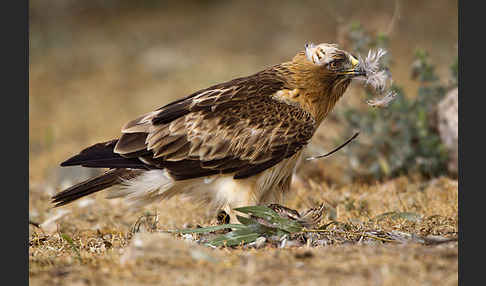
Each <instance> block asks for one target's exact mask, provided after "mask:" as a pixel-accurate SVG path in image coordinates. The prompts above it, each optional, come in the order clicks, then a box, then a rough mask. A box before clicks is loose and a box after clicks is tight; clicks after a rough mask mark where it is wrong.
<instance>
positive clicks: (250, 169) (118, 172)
mask: <svg viewBox="0 0 486 286" xmlns="http://www.w3.org/2000/svg"><path fill="white" fill-rule="evenodd" d="M359 63H360V61H359V60H358V59H357V58H356V57H355V56H353V55H352V54H351V53H349V52H346V51H344V50H341V49H339V47H338V46H337V45H336V44H327V43H322V44H319V45H314V44H306V45H305V49H304V50H303V51H300V52H298V53H297V54H296V55H295V56H294V57H293V58H292V59H291V60H290V61H287V62H283V63H281V64H277V65H274V66H270V67H268V68H265V69H263V70H261V71H259V72H257V73H255V74H253V75H250V76H246V77H240V78H235V79H233V80H230V81H227V82H223V83H220V84H216V85H213V86H211V87H208V88H205V89H202V90H199V91H197V92H194V93H192V94H190V95H188V96H186V97H184V98H181V99H178V100H176V101H173V102H171V103H169V104H167V105H165V106H163V107H160V108H158V109H157V110H155V111H152V112H149V113H146V114H143V115H141V116H139V117H138V118H136V119H134V120H132V121H130V122H128V123H126V124H125V125H124V126H123V127H122V128H121V135H120V136H119V138H117V139H113V140H110V141H106V142H102V143H97V144H94V145H92V146H90V147H87V148H86V149H84V150H82V151H81V152H79V154H77V155H75V156H73V157H71V158H69V159H67V160H66V161H64V162H62V163H61V166H76V165H78V166H83V167H89V168H108V170H107V171H105V172H104V173H103V174H101V175H99V176H97V177H94V178H90V179H88V180H86V181H83V182H81V183H78V184H75V185H73V186H72V187H70V188H67V189H66V190H64V191H61V192H59V193H57V194H56V195H54V196H53V198H52V203H54V204H55V206H56V207H58V206H62V205H66V204H68V203H71V202H73V201H75V200H77V199H79V198H82V197H84V196H87V195H90V194H93V193H95V192H99V191H101V190H105V189H108V192H107V197H108V198H121V197H124V198H126V199H127V200H128V201H129V202H130V203H131V204H132V205H133V206H136V207H141V206H144V205H147V204H150V203H154V202H158V201H161V200H163V199H169V198H171V197H173V196H175V195H186V196H188V197H190V198H192V199H193V200H195V201H197V202H201V203H204V204H205V205H206V206H207V207H208V208H209V209H211V210H214V211H217V210H224V211H225V212H227V213H232V209H234V208H237V207H241V206H250V205H262V204H272V203H284V199H285V197H286V195H287V194H288V193H289V191H290V185H291V181H292V175H293V173H294V172H295V169H296V166H297V165H298V164H299V161H300V160H301V158H302V155H303V151H304V149H305V148H306V146H307V145H308V144H309V142H310V140H311V139H312V137H313V135H314V133H315V131H316V130H317V128H318V127H319V125H320V124H321V123H322V122H323V120H324V119H325V118H326V117H327V116H328V115H329V113H330V112H331V110H332V109H333V108H334V106H335V104H336V102H337V101H338V100H339V99H340V98H341V97H342V96H343V94H344V93H345V91H346V89H347V87H348V86H349V84H350V82H351V80H352V79H353V78H356V77H359V76H363V75H364V74H365V72H364V71H363V69H362V68H361V65H360V64H359ZM113 186H117V188H110V187H113Z"/></svg>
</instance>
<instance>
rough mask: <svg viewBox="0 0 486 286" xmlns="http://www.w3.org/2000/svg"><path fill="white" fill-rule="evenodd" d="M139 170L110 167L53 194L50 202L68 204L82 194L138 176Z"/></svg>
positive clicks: (59, 204)
mask: <svg viewBox="0 0 486 286" xmlns="http://www.w3.org/2000/svg"><path fill="white" fill-rule="evenodd" d="M140 172H141V171H140V170H128V169H111V170H109V171H106V172H105V173H104V174H102V175H99V176H97V177H94V178H90V179H88V180H85V181H83V182H81V183H78V184H76V185H74V186H72V187H69V188H67V189H66V190H64V191H62V192H60V193H58V194H56V195H54V196H53V197H52V202H53V203H55V204H56V205H55V207H59V206H63V205H65V204H69V203H71V202H73V201H75V200H77V199H80V198H82V197H84V196H87V195H90V194H92V193H96V192H99V191H101V190H104V189H106V188H109V187H111V186H114V185H117V184H120V183H122V182H123V180H128V179H131V178H134V177H136V176H138V175H139V174H140Z"/></svg>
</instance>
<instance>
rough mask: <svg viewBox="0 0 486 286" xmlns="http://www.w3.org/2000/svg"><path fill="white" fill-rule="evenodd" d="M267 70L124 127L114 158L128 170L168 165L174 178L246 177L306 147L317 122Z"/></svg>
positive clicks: (170, 105) (181, 101)
mask: <svg viewBox="0 0 486 286" xmlns="http://www.w3.org/2000/svg"><path fill="white" fill-rule="evenodd" d="M272 72H275V71H274V70H272V69H269V70H266V71H264V72H260V73H258V74H255V75H253V76H250V77H245V78H239V79H235V80H232V81H229V82H226V83H223V84H219V85H216V86H213V87H210V88H208V89H205V90H202V91H199V92H197V93H195V94H192V95H190V96H189V97H186V98H184V99H181V100H178V101H175V102H173V103H171V104H169V105H166V106H164V107H162V108H160V109H158V110H156V111H154V112H151V113H149V114H146V115H144V116H142V117H139V118H137V119H135V120H133V121H131V122H129V123H127V124H126V125H125V126H124V127H123V129H122V133H123V135H122V136H121V137H120V138H119V139H118V141H117V142H116V146H115V148H114V153H117V155H118V154H119V155H120V156H121V157H123V158H126V159H127V161H126V162H129V163H130V166H131V167H133V165H136V162H139V163H143V164H144V165H145V166H146V167H148V168H166V169H167V170H168V172H169V173H170V174H171V175H172V176H173V177H174V178H175V179H177V180H183V179H190V178H196V177H201V176H208V175H213V174H218V173H234V178H236V179H238V178H246V177H249V176H252V175H254V174H257V173H259V172H261V171H263V170H265V169H267V168H270V167H272V166H274V165H275V164H277V163H279V162H280V161H282V160H283V159H285V158H288V157H290V156H292V155H293V154H295V153H296V152H297V151H299V150H300V149H301V148H302V147H303V146H305V145H306V144H307V143H308V141H309V140H310V138H311V137H312V135H313V133H314V130H315V121H314V119H313V118H312V116H311V115H310V114H309V113H307V112H306V111H304V110H303V109H301V108H300V107H299V106H298V105H292V104H288V103H285V102H283V101H281V100H278V99H277V98H276V96H275V94H276V93H277V92H278V91H279V90H282V89H283V88H284V84H285V83H284V82H283V80H280V79H279V77H277V76H275V74H270V73H272ZM121 157H120V159H121ZM140 161H141V162H140ZM117 162H121V163H120V164H123V161H122V160H118V161H117ZM105 167H109V166H105ZM118 167H119V166H118Z"/></svg>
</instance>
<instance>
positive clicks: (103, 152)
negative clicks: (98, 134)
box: [61, 139, 148, 169]
mask: <svg viewBox="0 0 486 286" xmlns="http://www.w3.org/2000/svg"><path fill="white" fill-rule="evenodd" d="M117 142H118V139H114V140H111V141H108V142H104V143H98V144H94V145H93V146H90V147H88V148H86V149H84V150H82V151H81V152H80V153H79V154H77V155H75V156H73V157H71V158H69V159H67V160H66V161H64V162H62V163H61V166H62V167H66V166H78V165H81V166H83V167H90V168H133V169H148V167H147V165H145V164H144V163H143V162H141V161H140V160H139V159H138V158H137V156H136V155H140V154H135V153H134V154H127V155H134V157H133V158H127V157H122V156H120V155H119V154H117V153H115V152H113V150H114V148H115V145H116V143H117Z"/></svg>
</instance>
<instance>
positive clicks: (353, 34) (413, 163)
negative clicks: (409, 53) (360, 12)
mask: <svg viewBox="0 0 486 286" xmlns="http://www.w3.org/2000/svg"><path fill="white" fill-rule="evenodd" d="M349 39H350V40H351V43H352V44H351V45H352V47H351V48H355V49H356V50H357V51H358V52H359V53H361V54H365V55H366V52H367V50H368V49H371V48H377V47H381V48H385V49H386V48H387V47H386V46H387V43H388V38H387V37H386V35H383V34H381V35H378V36H375V37H371V36H369V35H368V33H366V32H365V31H364V29H363V28H362V27H361V26H359V25H352V26H351V29H350V32H349ZM385 57H388V58H387V59H386V60H387V62H385V64H389V63H390V58H391V55H390V54H387V55H386V56H385ZM411 66H412V67H411V74H412V79H413V80H416V81H418V83H419V88H418V90H417V96H416V97H415V98H414V99H411V98H410V97H408V96H406V94H405V93H404V91H403V89H402V88H401V87H400V86H399V85H398V84H393V85H392V87H391V88H392V89H393V90H394V91H396V92H397V96H396V98H395V100H394V101H392V102H391V103H390V104H389V105H388V106H387V107H385V108H366V109H365V110H356V109H354V108H353V109H346V110H344V111H343V112H342V113H341V114H340V115H339V118H340V120H341V121H342V122H344V123H345V124H348V127H349V128H348V130H353V129H359V130H360V131H361V136H360V137H361V138H360V137H358V140H355V141H356V142H353V143H352V144H350V145H349V146H348V147H347V152H348V155H347V156H348V158H349V160H350V165H351V167H352V168H353V175H352V176H353V177H356V176H359V177H360V178H364V179H366V178H367V179H373V178H374V179H383V178H391V177H394V176H397V175H400V174H407V173H412V172H419V173H420V174H422V175H424V176H426V177H433V176H438V175H443V174H446V173H447V158H448V154H447V150H446V148H445V146H443V144H442V143H441V140H440V137H439V134H438V130H437V127H436V126H437V125H436V122H437V121H436V118H435V116H436V115H435V114H436V113H435V109H436V106H437V103H438V102H439V101H440V100H441V99H442V98H443V97H444V96H445V94H446V92H447V91H448V90H449V89H450V88H452V87H454V86H457V78H458V64H457V58H456V60H455V62H454V63H453V64H452V65H451V71H452V80H451V83H450V84H449V85H448V86H445V85H444V84H441V83H440V81H439V78H438V76H437V74H436V73H435V66H434V65H433V64H432V63H431V62H430V59H429V57H428V54H427V52H425V51H424V50H417V51H416V52H415V60H414V62H413V63H412V65H411ZM366 93H367V96H368V97H369V98H372V97H376V95H373V94H372V93H371V91H370V90H367V91H366ZM346 135H349V134H346ZM363 137H364V138H363ZM341 140H342V139H341Z"/></svg>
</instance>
